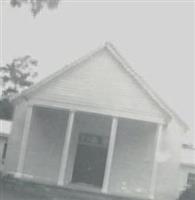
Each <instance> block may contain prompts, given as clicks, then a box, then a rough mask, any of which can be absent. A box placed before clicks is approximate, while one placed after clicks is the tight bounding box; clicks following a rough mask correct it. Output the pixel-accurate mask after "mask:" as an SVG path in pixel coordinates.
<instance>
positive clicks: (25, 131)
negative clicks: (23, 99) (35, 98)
mask: <svg viewBox="0 0 195 200" xmlns="http://www.w3.org/2000/svg"><path fill="white" fill-rule="evenodd" d="M32 110H33V107H32V105H29V106H28V107H27V113H26V119H25V123H24V129H23V136H22V141H21V149H20V154H19V160H18V166H17V172H16V174H15V176H16V177H18V178H19V177H21V176H22V173H23V169H24V161H25V155H26V148H27V144H28V138H29V133H30V131H29V130H30V124H31V117H32Z"/></svg>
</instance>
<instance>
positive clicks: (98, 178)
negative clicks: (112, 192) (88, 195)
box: [72, 134, 107, 188]
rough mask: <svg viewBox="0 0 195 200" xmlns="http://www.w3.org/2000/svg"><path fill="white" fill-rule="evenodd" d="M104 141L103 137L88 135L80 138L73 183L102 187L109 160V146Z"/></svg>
mask: <svg viewBox="0 0 195 200" xmlns="http://www.w3.org/2000/svg"><path fill="white" fill-rule="evenodd" d="M103 140H104V138H103V137H101V136H94V135H88V134H84V135H81V136H80V137H79V143H78V146H77V153H76V158H75V164H74V169H73V176H72V183H84V184H89V185H92V186H95V187H99V188H101V187H102V183H103V178H104V171H105V164H106V158H107V146H106V145H104V144H105V142H103Z"/></svg>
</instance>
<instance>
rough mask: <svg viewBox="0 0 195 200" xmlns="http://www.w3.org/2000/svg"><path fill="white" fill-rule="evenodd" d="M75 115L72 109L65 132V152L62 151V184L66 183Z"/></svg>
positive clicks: (60, 180)
mask: <svg viewBox="0 0 195 200" xmlns="http://www.w3.org/2000/svg"><path fill="white" fill-rule="evenodd" d="M74 117H75V112H74V111H70V112H69V117H68V124H67V128H66V133H65V134H66V135H65V139H64V147H63V152H62V159H61V165H60V171H59V176H58V185H60V186H63V185H64V176H65V171H66V168H67V160H68V153H69V148H70V140H71V134H72V128H73V124H74Z"/></svg>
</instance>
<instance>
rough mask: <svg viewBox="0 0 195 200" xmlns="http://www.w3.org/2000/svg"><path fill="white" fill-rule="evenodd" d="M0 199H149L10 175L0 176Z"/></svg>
mask: <svg viewBox="0 0 195 200" xmlns="http://www.w3.org/2000/svg"><path fill="white" fill-rule="evenodd" d="M0 199H3V200H27V199H28V200H53V199H55V200H149V199H148V198H141V197H140V198H138V197H121V196H120V197H119V196H116V195H108V194H103V193H94V192H90V191H82V190H74V189H70V188H64V187H60V186H56V185H51V184H41V183H35V182H32V181H29V180H24V179H16V178H13V177H11V176H4V177H0Z"/></svg>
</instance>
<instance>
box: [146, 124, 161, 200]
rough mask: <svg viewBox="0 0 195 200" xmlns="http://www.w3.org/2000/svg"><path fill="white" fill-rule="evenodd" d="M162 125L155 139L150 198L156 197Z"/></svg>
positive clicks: (159, 125) (159, 126)
mask: <svg viewBox="0 0 195 200" xmlns="http://www.w3.org/2000/svg"><path fill="white" fill-rule="evenodd" d="M162 127H163V125H162V124H158V129H157V134H156V139H155V153H154V163H153V168H152V177H151V184H150V194H149V197H150V199H153V198H154V193H155V186H156V174H157V167H158V162H157V154H158V151H159V147H160V140H161V134H162Z"/></svg>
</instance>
